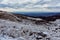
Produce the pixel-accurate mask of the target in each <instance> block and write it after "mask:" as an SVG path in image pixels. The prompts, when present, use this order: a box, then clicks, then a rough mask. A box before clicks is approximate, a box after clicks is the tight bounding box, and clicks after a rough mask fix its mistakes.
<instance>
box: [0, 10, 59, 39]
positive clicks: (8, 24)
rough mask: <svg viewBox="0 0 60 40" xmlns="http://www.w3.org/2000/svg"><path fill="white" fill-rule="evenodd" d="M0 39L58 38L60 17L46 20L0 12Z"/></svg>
mask: <svg viewBox="0 0 60 40" xmlns="http://www.w3.org/2000/svg"><path fill="white" fill-rule="evenodd" d="M0 15H1V16H0V40H60V19H56V20H55V21H47V20H43V19H40V18H31V17H26V16H22V15H15V14H11V13H8V12H3V11H1V12H0Z"/></svg>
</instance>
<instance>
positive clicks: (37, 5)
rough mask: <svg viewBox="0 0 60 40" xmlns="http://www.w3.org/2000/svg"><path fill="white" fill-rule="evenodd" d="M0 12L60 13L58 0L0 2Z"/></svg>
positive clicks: (10, 0) (2, 0)
mask: <svg viewBox="0 0 60 40" xmlns="http://www.w3.org/2000/svg"><path fill="white" fill-rule="evenodd" d="M0 10H4V11H9V12H10V11H11V12H14V11H15V12H16V11H22V12H30V11H35V12H60V0H0Z"/></svg>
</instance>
